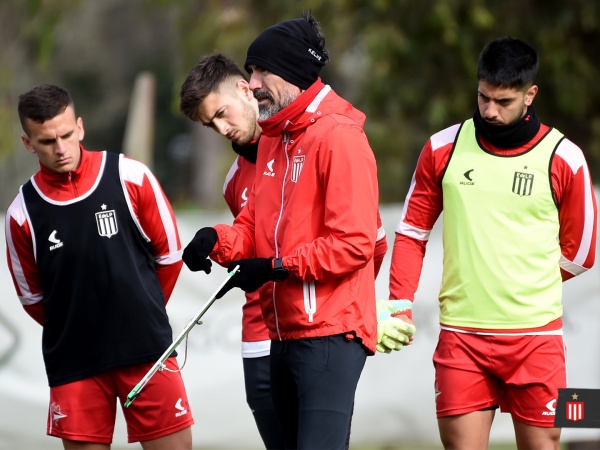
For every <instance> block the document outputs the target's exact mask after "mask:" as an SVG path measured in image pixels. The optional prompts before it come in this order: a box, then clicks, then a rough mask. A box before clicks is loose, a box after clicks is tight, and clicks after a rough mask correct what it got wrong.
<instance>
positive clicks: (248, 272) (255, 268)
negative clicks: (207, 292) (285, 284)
mask: <svg viewBox="0 0 600 450" xmlns="http://www.w3.org/2000/svg"><path fill="white" fill-rule="evenodd" d="M235 266H240V268H239V270H238V272H237V273H236V274H235V275H233V276H232V277H231V278H230V280H229V281H228V282H227V283H226V284H225V286H223V289H221V290H220V291H219V293H218V294H217V298H221V297H223V295H225V294H226V293H227V292H229V291H230V290H231V289H232V288H234V287H239V288H241V289H242V290H243V291H244V292H254V291H256V290H257V289H258V288H260V287H261V286H262V285H264V284H265V283H267V282H268V281H283V280H285V279H287V278H288V277H289V276H290V274H289V272H287V271H286V270H285V269H280V270H277V271H276V270H274V268H273V258H250V259H240V260H237V261H232V262H231V264H229V268H228V269H227V270H228V271H229V272H231V271H232V270H233V269H234V268H235Z"/></svg>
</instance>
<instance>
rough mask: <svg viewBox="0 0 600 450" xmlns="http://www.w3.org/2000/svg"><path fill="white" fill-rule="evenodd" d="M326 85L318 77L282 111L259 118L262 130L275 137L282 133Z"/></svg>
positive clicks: (265, 133) (266, 134)
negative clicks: (262, 118) (266, 117)
mask: <svg viewBox="0 0 600 450" xmlns="http://www.w3.org/2000/svg"><path fill="white" fill-rule="evenodd" d="M324 87H325V85H324V84H323V82H322V81H321V78H317V81H315V82H314V83H313V84H312V86H310V87H309V88H308V89H307V90H306V91H304V92H303V93H302V94H300V96H299V97H298V98H296V100H294V101H293V102H292V103H290V104H289V105H287V106H286V107H285V108H283V109H282V110H281V111H279V112H278V113H276V114H275V115H273V116H271V117H269V118H268V119H265V120H259V121H258V125H259V126H260V128H261V129H262V132H263V134H264V135H265V136H269V137H273V136H278V135H280V134H281V133H282V132H283V130H284V129H285V127H286V126H287V124H288V122H293V121H294V120H296V119H297V118H298V117H300V115H302V113H304V111H306V108H308V105H310V104H311V102H312V101H313V100H314V99H315V97H316V96H317V94H318V93H319V92H321V89H323V88H324Z"/></svg>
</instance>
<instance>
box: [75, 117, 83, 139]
mask: <svg viewBox="0 0 600 450" xmlns="http://www.w3.org/2000/svg"><path fill="white" fill-rule="evenodd" d="M77 129H78V130H79V142H81V141H83V137H84V136H85V130H84V129H83V119H82V118H81V117H78V118H77Z"/></svg>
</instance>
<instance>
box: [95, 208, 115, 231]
mask: <svg viewBox="0 0 600 450" xmlns="http://www.w3.org/2000/svg"><path fill="white" fill-rule="evenodd" d="M96 225H97V226H98V234H99V235H100V236H104V237H107V238H110V237H111V236H114V235H115V234H117V233H118V232H119V227H118V226H117V212H116V211H115V210H114V209H112V210H109V211H106V205H102V211H100V212H97V213H96Z"/></svg>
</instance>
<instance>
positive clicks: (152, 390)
mask: <svg viewBox="0 0 600 450" xmlns="http://www.w3.org/2000/svg"><path fill="white" fill-rule="evenodd" d="M18 110H19V118H20V120H21V125H22V127H23V131H24V133H23V135H22V139H23V143H24V144H25V147H26V148H27V150H28V151H29V152H30V153H32V154H34V155H36V156H37V157H38V159H39V163H40V170H39V172H37V173H36V174H35V175H33V176H32V177H31V180H29V181H28V182H27V183H26V184H24V185H23V186H21V189H20V191H19V194H18V195H17V197H16V198H15V200H14V201H13V202H12V204H11V205H10V207H9V208H8V211H7V214H6V248H7V252H6V253H7V258H8V267H9V269H10V271H11V275H12V278H13V282H14V285H15V289H16V291H17V295H18V296H19V300H20V301H21V304H22V305H23V308H24V309H25V311H26V312H27V313H28V314H29V315H30V316H31V317H32V318H33V319H34V320H36V321H37V322H38V323H40V324H41V325H42V326H43V335H42V354H43V357H44V363H45V367H46V374H47V377H48V384H49V386H50V408H49V411H48V427H47V433H48V434H49V435H51V436H56V437H59V438H61V439H62V440H63V445H64V446H65V448H68V449H74V450H86V449H92V448H93V449H95V450H99V449H109V448H110V443H111V442H112V436H113V430H114V424H115V414H116V403H117V400H118V401H120V403H121V404H123V402H124V401H125V400H126V399H127V395H128V393H129V392H130V391H131V389H132V387H134V386H135V385H136V384H137V383H138V382H139V381H140V380H141V379H142V377H144V375H145V374H146V373H147V372H148V370H149V369H150V368H151V367H152V366H153V365H154V363H155V362H156V361H157V360H158V359H159V358H160V357H161V356H162V355H163V353H164V352H165V350H166V349H167V348H168V347H169V346H170V345H171V343H172V340H173V338H172V331H171V327H170V325H169V319H168V317H167V312H166V308H165V306H166V303H167V301H168V300H169V297H170V296H171V292H172V291H173V287H174V286H175V282H176V280H177V278H178V276H179V273H180V271H181V267H182V264H183V263H182V262H181V256H180V252H181V243H180V241H179V234H178V231H177V224H176V222H175V216H174V214H173V210H172V209H171V206H170V204H169V201H168V199H167V198H166V196H165V195H164V193H163V192H162V189H161V188H160V185H159V183H158V181H157V180H156V178H155V177H154V175H153V174H152V173H151V172H150V170H148V168H147V167H146V166H144V165H143V164H142V163H140V162H138V161H134V160H132V159H129V158H125V157H123V156H122V155H118V154H115V153H108V152H94V151H88V150H85V149H84V148H83V147H82V146H81V144H80V141H81V140H83V137H84V129H83V121H82V119H81V118H80V117H77V116H76V115H75V106H74V104H73V100H72V99H71V96H70V95H69V93H68V92H67V91H66V90H64V89H62V88H60V87H58V86H53V85H42V86H38V87H35V88H33V89H31V90H30V91H28V92H26V93H24V94H23V95H21V96H20V97H19V107H18ZM165 365H166V367H167V369H168V370H165V371H161V372H158V373H157V374H156V375H155V376H154V377H153V378H152V379H151V380H150V382H149V383H148V385H147V386H146V389H145V391H144V394H143V395H141V396H140V397H139V398H138V399H137V401H136V402H135V404H134V406H132V407H131V408H126V409H124V411H123V413H124V415H125V421H126V423H127V431H128V437H129V442H136V441H140V442H141V443H142V446H143V447H144V449H146V450H153V449H154V450H159V449H164V448H169V449H176V450H190V449H191V448H192V432H191V425H192V424H193V423H194V422H193V419H192V413H191V411H190V407H189V404H188V400H187V395H186V392H185V388H184V385H183V381H182V378H181V374H180V373H179V372H178V366H177V360H176V357H175V355H173V356H172V357H170V358H169V359H168V360H167V361H166V364H165Z"/></svg>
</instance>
